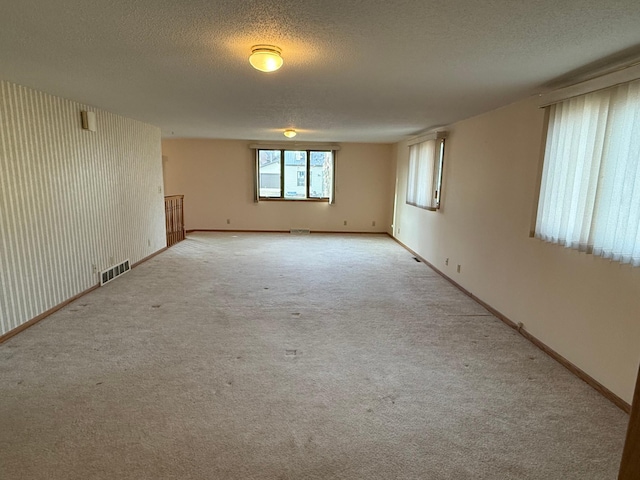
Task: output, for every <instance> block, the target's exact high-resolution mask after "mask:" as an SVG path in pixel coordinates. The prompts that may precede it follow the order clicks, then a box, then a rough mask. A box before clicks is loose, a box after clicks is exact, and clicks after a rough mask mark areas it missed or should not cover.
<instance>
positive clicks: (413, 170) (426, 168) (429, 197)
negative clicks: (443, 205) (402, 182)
mask: <svg viewBox="0 0 640 480" xmlns="http://www.w3.org/2000/svg"><path fill="white" fill-rule="evenodd" d="M435 155H436V141H435V140H427V141H426V142H421V143H416V144H414V145H411V146H410V147H409V177H408V180H407V203H408V204H411V205H415V206H416V207H421V208H426V209H435V208H436V207H437V203H436V198H435V196H434V192H435V190H434V184H435V175H436V162H435Z"/></svg>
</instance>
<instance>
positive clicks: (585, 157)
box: [535, 80, 640, 266]
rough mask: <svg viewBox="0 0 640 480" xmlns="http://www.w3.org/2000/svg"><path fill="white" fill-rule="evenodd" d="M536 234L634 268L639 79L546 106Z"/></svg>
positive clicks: (639, 235)
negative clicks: (547, 124) (547, 116)
mask: <svg viewBox="0 0 640 480" xmlns="http://www.w3.org/2000/svg"><path fill="white" fill-rule="evenodd" d="M535 235H536V237H538V238H540V239H542V240H545V241H547V242H553V243H558V244H561V245H564V246H566V247H570V248H575V249H577V250H580V251H583V252H587V253H593V254H595V255H601V256H603V257H605V258H609V259H612V260H615V261H619V262H621V263H631V264H632V265H635V266H638V265H640V80H636V81H633V82H631V83H627V84H624V85H620V86H616V87H613V88H610V89H607V90H602V91H598V92H594V93H590V94H587V95H581V96H579V97H575V98H571V99H568V100H565V101H563V102H561V103H557V104H555V105H552V106H551V107H550V112H549V130H548V134H547V145H546V150H545V159H544V166H543V173H542V183H541V189H540V198H539V202H538V215H537V219H536V231H535Z"/></svg>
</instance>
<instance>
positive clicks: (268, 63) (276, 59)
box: [249, 45, 284, 72]
mask: <svg viewBox="0 0 640 480" xmlns="http://www.w3.org/2000/svg"><path fill="white" fill-rule="evenodd" d="M281 53H282V50H280V48H279V47H276V46H275V45H254V46H253V47H251V56H250V57H249V63H250V64H251V66H252V67H253V68H255V69H256V70H260V71H261V72H275V71H276V70H278V69H279V68H280V67H281V66H282V63H283V62H284V60H283V59H282V57H281V56H280V54H281Z"/></svg>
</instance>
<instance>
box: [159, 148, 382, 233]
mask: <svg viewBox="0 0 640 480" xmlns="http://www.w3.org/2000/svg"><path fill="white" fill-rule="evenodd" d="M248 145H249V142H245V141H238V140H206V139H169V140H163V142H162V153H163V163H164V178H165V190H166V192H167V194H171V195H178V194H183V195H184V196H185V197H184V202H185V206H184V209H185V225H186V228H187V229H188V230H197V229H203V230H207V229H211V230H289V229H291V228H310V229H311V230H315V231H338V232H343V231H344V232H386V231H387V230H388V229H389V225H390V224H391V198H392V196H393V190H392V185H391V183H390V182H389V178H390V177H391V178H392V177H393V176H394V170H393V165H394V160H393V156H392V152H393V148H392V146H391V145H387V144H349V143H347V144H342V145H341V149H340V150H339V151H338V152H337V156H336V172H335V178H336V202H335V204H334V205H329V204H327V203H324V202H305V201H262V202H259V203H254V192H253V188H254V187H253V185H254V181H253V175H254V173H253V172H254V163H255V153H254V150H251V149H249V147H248ZM227 219H229V220H230V222H231V223H229V224H228V223H227ZM345 220H346V221H347V225H344V221H345ZM372 222H376V225H375V226H373V225H372Z"/></svg>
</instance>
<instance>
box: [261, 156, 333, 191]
mask: <svg viewBox="0 0 640 480" xmlns="http://www.w3.org/2000/svg"><path fill="white" fill-rule="evenodd" d="M257 152H258V182H259V185H258V191H259V197H260V198H262V199H269V198H274V199H275V198H277V199H284V200H328V199H329V198H330V197H331V192H332V188H333V151H331V150H329V151H321V150H266V149H265V150H263V149H258V150H257Z"/></svg>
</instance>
